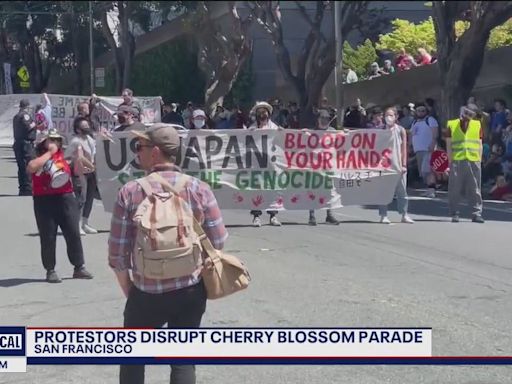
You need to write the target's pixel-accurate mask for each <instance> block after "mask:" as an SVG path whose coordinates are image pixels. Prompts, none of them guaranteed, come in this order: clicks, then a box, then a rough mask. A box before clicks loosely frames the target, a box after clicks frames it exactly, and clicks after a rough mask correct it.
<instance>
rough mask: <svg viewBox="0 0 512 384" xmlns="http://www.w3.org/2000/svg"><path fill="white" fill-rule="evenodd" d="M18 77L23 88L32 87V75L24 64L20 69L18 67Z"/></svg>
mask: <svg viewBox="0 0 512 384" xmlns="http://www.w3.org/2000/svg"><path fill="white" fill-rule="evenodd" d="M17 74H18V78H19V79H20V87H21V88H30V75H29V73H28V69H27V67H26V66H25V65H24V66H22V67H21V68H20V69H18V72H17Z"/></svg>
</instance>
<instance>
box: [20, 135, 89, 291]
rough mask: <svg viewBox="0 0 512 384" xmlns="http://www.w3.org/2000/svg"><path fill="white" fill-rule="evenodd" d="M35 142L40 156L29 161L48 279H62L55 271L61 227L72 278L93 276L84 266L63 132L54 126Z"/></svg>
mask: <svg viewBox="0 0 512 384" xmlns="http://www.w3.org/2000/svg"><path fill="white" fill-rule="evenodd" d="M36 143H37V145H36V154H37V157H36V158H35V159H33V160H31V161H30V162H29V163H28V166H27V171H28V172H29V173H30V174H32V188H33V194H34V213H35V217H36V223H37V228H38V230H39V238H40V242H41V259H42V262H43V266H44V268H45V269H46V281H47V282H49V283H60V282H61V281H62V280H61V279H60V277H59V275H58V274H57V272H55V265H56V259H55V252H56V245H57V229H58V227H60V229H61V231H62V235H63V236H64V239H65V240H66V246H67V251H68V258H69V261H70V262H71V264H73V265H74V267H75V269H74V272H73V278H74V279H92V275H91V274H90V273H89V272H88V271H87V270H86V269H85V267H84V253H83V248H82V240H81V239H80V231H79V229H78V224H79V220H80V219H79V215H80V213H79V208H78V202H77V200H76V198H75V197H74V195H73V185H72V183H71V170H70V168H69V165H68V163H67V162H66V160H65V159H64V153H63V151H62V136H61V135H60V134H59V133H58V132H57V131H56V130H54V129H51V130H49V131H47V132H41V133H39V135H38V138H37V141H36Z"/></svg>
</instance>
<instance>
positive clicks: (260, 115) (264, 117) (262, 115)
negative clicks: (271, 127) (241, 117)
mask: <svg viewBox="0 0 512 384" xmlns="http://www.w3.org/2000/svg"><path fill="white" fill-rule="evenodd" d="M256 119H257V120H258V121H263V120H267V119H268V115H267V114H266V112H259V113H258V114H256Z"/></svg>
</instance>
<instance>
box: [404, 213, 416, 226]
mask: <svg viewBox="0 0 512 384" xmlns="http://www.w3.org/2000/svg"><path fill="white" fill-rule="evenodd" d="M402 223H406V224H414V220H413V219H411V218H410V217H409V216H407V215H404V216H403V217H402Z"/></svg>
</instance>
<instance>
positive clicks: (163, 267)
mask: <svg viewBox="0 0 512 384" xmlns="http://www.w3.org/2000/svg"><path fill="white" fill-rule="evenodd" d="M188 178H189V176H187V175H181V176H180V177H179V178H178V182H177V185H176V186H175V187H174V189H175V190H176V192H170V191H165V189H164V192H154V191H153V188H152V186H151V183H150V180H153V181H157V182H158V183H160V184H161V181H160V180H161V177H160V175H158V174H150V175H149V176H146V177H144V178H141V179H138V180H137V183H138V184H139V185H140V186H141V187H142V189H143V190H144V192H145V193H146V197H145V198H144V200H143V201H142V203H141V204H140V205H139V207H138V208H137V211H136V212H135V215H134V217H133V220H134V221H135V222H136V224H137V236H136V241H135V247H134V262H135V266H136V268H137V270H138V271H140V272H141V273H142V274H143V275H144V276H145V277H147V278H150V279H172V278H178V277H183V276H187V275H191V274H192V273H194V272H195V271H197V270H198V268H200V266H201V265H202V263H203V262H202V257H201V252H202V248H201V242H200V241H199V237H198V235H197V234H196V232H195V231H194V214H193V211H192V209H191V207H190V204H188V203H187V201H185V200H184V199H182V198H181V197H180V196H179V195H178V191H181V190H182V189H183V188H184V186H185V184H186V183H187V181H188Z"/></svg>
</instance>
